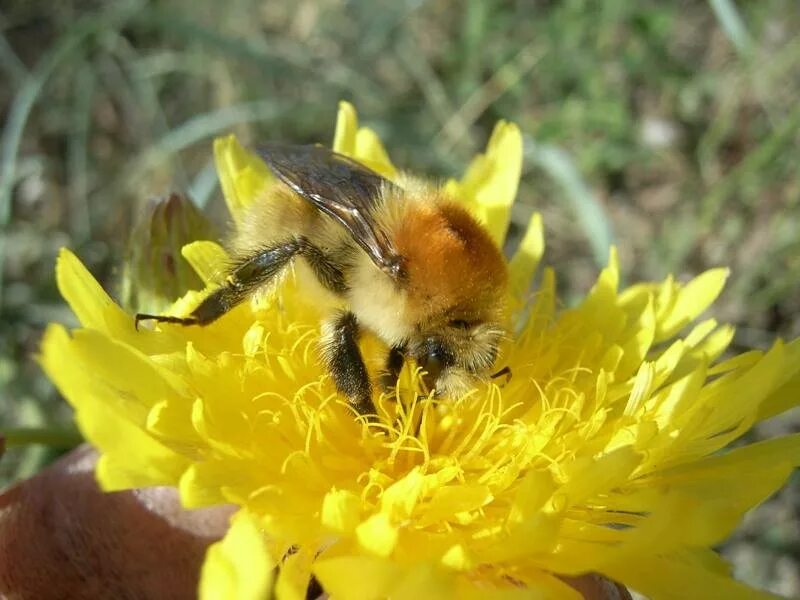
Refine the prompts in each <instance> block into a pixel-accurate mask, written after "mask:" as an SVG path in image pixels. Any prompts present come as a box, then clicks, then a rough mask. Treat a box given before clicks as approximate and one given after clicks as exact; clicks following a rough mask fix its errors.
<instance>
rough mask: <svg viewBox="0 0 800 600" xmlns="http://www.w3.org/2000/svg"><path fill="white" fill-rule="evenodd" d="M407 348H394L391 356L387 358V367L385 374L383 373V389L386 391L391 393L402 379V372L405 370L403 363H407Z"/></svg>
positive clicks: (390, 353)
mask: <svg viewBox="0 0 800 600" xmlns="http://www.w3.org/2000/svg"><path fill="white" fill-rule="evenodd" d="M405 351H406V348H405V346H392V348H391V350H389V354H388V355H387V356H386V366H385V367H384V371H383V373H381V379H380V381H381V387H383V390H384V391H387V392H388V391H389V390H391V389H392V388H393V387H395V386H396V385H397V380H398V379H399V378H400V371H401V370H402V369H403V363H405V361H406V355H405Z"/></svg>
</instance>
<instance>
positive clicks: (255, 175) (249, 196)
mask: <svg viewBox="0 0 800 600" xmlns="http://www.w3.org/2000/svg"><path fill="white" fill-rule="evenodd" d="M214 159H215V161H216V164H217V174H218V176H219V181H220V185H221V186H222V193H223V195H224V196H225V202H226V203H227V204H228V210H229V211H230V213H231V216H232V217H233V218H234V220H235V221H237V222H238V221H239V220H240V219H241V218H242V216H243V215H244V212H245V211H246V210H247V208H248V207H249V206H250V204H251V203H252V202H253V201H254V200H255V199H256V198H258V197H259V196H260V195H262V194H264V193H265V192H266V190H267V189H268V187H269V186H270V185H272V183H273V182H274V178H273V176H272V173H270V170H269V168H268V167H267V165H266V164H265V163H264V161H263V160H261V159H260V158H259V157H258V156H256V155H255V154H253V153H251V152H248V151H247V150H245V149H244V147H243V146H242V145H241V144H240V143H239V142H238V140H237V139H236V137H235V136H233V135H229V136H227V137H223V138H217V139H216V140H214Z"/></svg>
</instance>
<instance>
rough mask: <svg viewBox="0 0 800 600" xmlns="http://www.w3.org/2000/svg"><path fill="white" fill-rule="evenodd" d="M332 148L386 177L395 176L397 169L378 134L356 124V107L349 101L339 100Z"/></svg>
mask: <svg viewBox="0 0 800 600" xmlns="http://www.w3.org/2000/svg"><path fill="white" fill-rule="evenodd" d="M333 150H334V151H335V152H339V153H340V154H344V155H345V156H349V157H350V158H354V159H356V160H357V161H358V162H360V163H361V164H363V165H366V166H368V167H369V168H370V169H372V170H373V171H375V172H376V173H379V174H380V175H383V176H384V177H386V178H387V179H390V180H392V179H394V178H396V177H397V169H396V168H395V167H394V165H393V164H392V161H391V160H390V159H389V154H388V153H387V152H386V149H385V148H384V147H383V144H382V143H381V140H380V138H379V137H378V134H376V133H375V132H374V131H372V129H369V128H368V127H359V126H358V115H357V114H356V109H355V108H354V107H353V105H352V104H350V103H349V102H344V101H342V102H339V114H338V115H337V117H336V133H335V134H334V136H333Z"/></svg>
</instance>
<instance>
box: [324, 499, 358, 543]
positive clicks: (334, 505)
mask: <svg viewBox="0 0 800 600" xmlns="http://www.w3.org/2000/svg"><path fill="white" fill-rule="evenodd" d="M360 517H361V498H359V497H358V496H356V495H355V494H354V493H353V492H349V491H347V490H337V489H333V490H331V491H330V492H328V493H327V494H325V499H324V500H323V502H322V516H321V521H322V524H323V525H324V526H325V527H328V528H329V529H331V530H333V531H336V532H339V533H347V532H350V531H352V530H353V529H355V527H356V526H357V525H358V521H359V519H360Z"/></svg>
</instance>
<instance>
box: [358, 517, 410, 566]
mask: <svg viewBox="0 0 800 600" xmlns="http://www.w3.org/2000/svg"><path fill="white" fill-rule="evenodd" d="M356 536H357V538H358V543H359V544H361V547H362V548H364V549H365V550H367V551H368V552H371V553H372V554H375V555H376V556H381V557H386V556H389V555H390V554H391V553H392V551H393V550H394V547H395V545H396V544H397V538H398V536H399V532H398V531H397V527H395V526H394V525H392V523H391V522H390V521H389V517H388V516H387V515H385V514H384V513H376V514H374V515H372V516H371V517H369V518H368V519H367V520H366V521H364V522H363V523H361V524H360V525H359V526H358V527H356Z"/></svg>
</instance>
